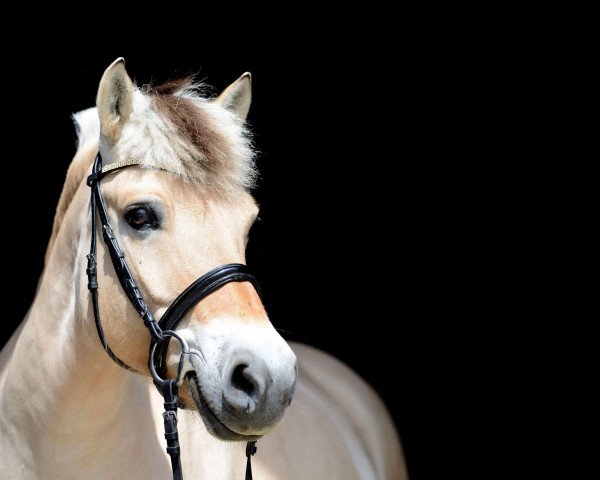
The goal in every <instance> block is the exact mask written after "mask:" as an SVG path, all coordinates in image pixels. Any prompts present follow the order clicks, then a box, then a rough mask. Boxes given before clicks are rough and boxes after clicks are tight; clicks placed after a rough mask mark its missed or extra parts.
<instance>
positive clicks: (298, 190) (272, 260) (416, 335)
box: [2, 43, 456, 480]
mask: <svg viewBox="0 0 600 480" xmlns="http://www.w3.org/2000/svg"><path fill="white" fill-rule="evenodd" d="M165 50H167V51H168V53H163V52H162V50H160V49H158V50H153V49H151V48H149V47H148V45H146V44H144V45H139V46H137V47H135V48H131V47H126V48H115V49H112V48H107V49H106V50H104V51H100V52H88V53H87V54H86V55H84V56H80V55H69V54H67V53H66V52H65V54H64V55H61V54H60V52H57V50H54V49H52V48H48V49H45V48H44V47H43V46H42V47H41V48H37V49H36V50H35V51H32V52H25V53H24V54H23V55H18V56H15V58H11V59H10V62H8V63H9V64H10V66H11V70H12V72H13V73H12V74H13V78H14V81H15V85H14V86H13V88H12V89H11V90H10V91H5V93H4V95H5V96H7V97H10V98H7V99H6V100H5V103H6V104H7V105H10V107H9V108H8V109H7V112H5V113H7V114H9V115H10V120H11V122H10V124H11V125H12V126H11V127H10V128H9V130H8V132H7V131H6V130H5V134H8V135H9V137H7V138H6V139H5V141H8V140H10V143H11V144H12V145H13V146H14V147H15V149H16V152H17V153H15V154H14V155H12V156H10V158H5V159H4V168H3V178H4V179H5V181H6V182H9V183H11V184H13V187H14V189H16V190H17V192H18V193H17V196H16V198H15V195H14V192H7V191H3V193H2V195H3V198H2V204H3V205H4V206H5V207H4V211H3V215H4V226H5V228H4V234H5V235H7V236H8V238H10V241H11V243H12V245H13V249H14V250H11V252H12V253H11V254H13V253H14V255H16V256H18V258H19V259H20V260H21V262H22V268H18V269H13V270H11V277H12V282H11V284H12V285H14V288H13V289H11V290H10V292H9V294H10V298H11V300H12V301H11V302H10V303H9V306H8V308H7V310H6V311H5V318H4V320H3V329H2V330H3V334H6V335H8V334H9V333H10V332H11V331H12V330H14V328H16V326H17V325H18V324H19V322H20V321H21V319H22V318H23V316H24V315H25V313H26V311H27V308H28V307H29V305H30V303H31V301H32V299H33V294H34V290H35V286H36V283H37V279H38V277H39V274H40V272H41V269H42V263H43V253H44V250H45V246H46V243H47V240H48V237H49V234H50V231H51V225H52V218H53V215H54V209H55V206H56V203H57V201H58V197H59V194H60V191H61V188H62V183H63V181H64V177H65V173H66V169H67V167H68V165H69V162H70V160H71V158H72V156H73V153H74V151H75V133H74V130H73V128H72V124H71V120H70V118H69V116H70V114H71V113H73V112H76V111H79V110H81V109H83V108H87V107H89V106H92V105H93V104H94V101H95V95H96V90H97V85H98V81H99V79H100V77H101V75H102V72H103V71H104V69H105V68H106V67H107V66H108V65H109V64H110V62H112V60H114V58H116V57H117V56H125V58H126V61H127V69H128V71H129V73H130V75H131V76H132V78H134V79H135V81H136V82H137V83H138V85H139V84H144V83H147V82H149V81H162V80H166V79H168V78H169V77H173V76H179V75H185V74H189V73H197V72H199V75H198V78H199V79H206V81H207V83H209V84H210V85H213V86H214V87H215V93H218V92H219V91H221V90H222V89H223V88H224V87H226V86H227V85H228V84H229V83H230V82H232V81H233V80H235V79H236V78H237V77H238V76H239V75H240V74H241V73H243V72H244V71H250V72H252V74H253V103H252V108H251V111H250V116H249V122H250V124H251V126H252V129H253V131H254V133H255V143H256V146H257V148H258V150H259V151H260V156H259V158H258V165H259V169H260V172H261V179H260V183H259V187H258V188H257V190H256V191H255V192H254V193H255V197H256V198H257V200H258V202H259V204H260V205H261V213H260V217H261V219H262V220H261V221H260V222H259V224H258V225H257V227H256V228H255V231H254V232H253V237H252V239H251V242H250V245H249V252H248V263H249V265H250V266H251V268H252V269H253V270H254V271H255V272H256V274H257V276H258V278H259V280H260V282H261V285H262V289H263V292H264V301H265V304H266V307H267V311H268V312H269V315H270V318H271V319H272V321H273V323H274V324H275V326H276V327H277V328H278V329H280V330H281V332H282V334H283V335H284V337H285V338H286V339H289V340H297V341H302V342H306V343H309V344H312V345H315V346H317V347H320V348H322V349H324V350H326V351H328V352H330V353H332V354H333V355H335V356H337V357H338V358H340V359H341V360H343V361H344V362H346V363H347V364H349V365H350V366H351V367H352V368H354V369H355V370H356V371H357V372H358V373H359V374H361V375H362V376H363V377H364V378H365V379H366V380H367V381H369V382H370V383H371V384H372V385H373V386H374V387H375V389H376V390H377V391H378V392H379V393H380V395H381V396H382V398H383V400H384V401H385V403H386V404H387V406H388V408H389V409H390V411H391V413H392V415H393V418H394V421H395V422H396V425H397V427H398V431H399V433H400V436H401V439H402V441H403V443H404V448H405V453H406V457H407V462H408V468H409V472H410V474H411V477H412V479H413V480H418V479H420V478H427V477H428V476H429V475H428V474H429V473H430V472H431V470H433V469H435V468H439V462H440V461H441V457H442V456H441V453H440V451H441V450H442V446H441V445H442V443H443V442H445V439H446V434H445V433H444V429H443V428H442V427H441V426H440V424H439V423H438V419H440V418H441V417H444V416H446V415H447V412H444V409H445V408H447V405H448V398H450V397H452V396H453V395H454V393H453V391H454V389H455V388H456V385H452V386H450V384H452V381H451V380H448V379H449V378H451V377H452V375H453V374H454V373H456V372H455V371H454V370H453V369H455V368H456V364H455V363H454V364H453V366H452V367H450V366H447V364H446V363H445V361H444V359H443V358H440V357H439V356H438V355H436V354H437V350H438V346H440V345H443V344H444V343H445V341H446V338H445V336H446V334H447V333H448V332H449V331H450V330H452V327H449V326H448V324H451V323H452V319H451V318H445V317H446V314H444V313H442V312H446V311H451V310H452V308H451V307H452V305H450V303H451V302H452V300H450V298H449V296H448V295H447V294H445V285H446V284H447V282H451V281H452V278H451V275H450V273H448V272H449V267H448V266H447V265H445V264H444V263H443V262H442V261H441V259H442V258H444V259H445V260H444V261H445V262H448V261H450V262H452V261H454V260H455V259H453V257H452V252H450V251H449V249H450V245H451V242H452V238H451V235H452V232H450V233H448V231H445V229H444V226H445V225H446V224H447V222H448V217H451V216H452V212H450V211H448V210H446V209H447V208H450V207H449V206H448V205H446V204H445V203H444V202H439V203H438V201H439V200H440V199H439V196H438V194H437V193H436V189H435V185H437V184H438V182H439V181H440V179H441V178H442V177H443V176H444V167H442V168H441V169H440V168H435V169H434V168H433V165H432V159H431V158H430V157H428V155H427V151H428V150H430V149H431V146H432V144H433V145H435V142H436V139H435V138H426V135H424V134H423V133H422V132H421V129H420V125H421V124H422V123H423V122H424V119H425V118H426V117H427V115H428V113H429V109H430V108H431V105H429V104H427V103H424V104H423V108H424V111H420V114H419V116H413V117H411V118H408V120H407V118H406V115H407V111H408V110H410V115H413V114H414V113H415V108H414V106H415V104H417V103H419V102H420V96H421V95H422V94H423V91H422V90H415V89H412V88H407V87H406V84H405V83H404V81H403V79H402V76H399V75H398V74H397V73H395V72H396V71H397V69H398V68H401V67H402V65H403V64H404V61H405V59H402V58H400V57H398V58H397V62H395V63H394V62H391V61H388V62H381V61H380V60H379V59H375V58H374V57H372V55H371V54H370V53H369V52H366V53H364V54H360V53H358V51H355V52H354V53H353V54H352V55H351V56H344V55H342V54H341V53H340V50H339V49H338V46H337V45H336V44H335V43H332V44H329V45H326V46H323V47H321V48H309V47H302V48H298V49H295V50H293V51H290V50H288V51H287V54H286V55H285V56H282V55H281V54H279V53H276V52H275V51H273V52H271V51H270V50H269V49H268V48H266V49H263V50H262V54H260V55H256V54H254V53H253V52H252V51H251V49H244V50H247V51H245V52H242V53H240V52H241V49H234V51H219V52H215V51H214V49H208V51H207V52H206V54H205V53H203V49H202V48H197V49H196V48H191V47H190V48H188V49H182V48H181V46H179V47H178V48H176V49H175V48H173V49H170V48H165ZM415 75H417V76H418V73H413V77H414V76H415ZM414 83H415V80H414V78H413V86H414ZM417 83H418V80H417ZM17 85H18V88H17ZM10 87H11V86H10V85H9V88H10ZM5 90H6V89H5ZM409 104H410V105H409ZM417 110H418V109H417ZM420 115H422V116H420ZM32 192H34V193H33V194H34V195H35V198H36V200H35V201H34V202H31V201H30V200H27V201H25V197H29V196H30V195H32ZM433 197H435V201H436V203H437V207H436V209H434V210H430V209H429V206H430V204H431V202H432V198H433ZM453 205H455V204H453ZM7 206H11V207H7ZM432 225H435V226H434V227H432ZM7 227H9V228H8V229H7ZM448 235H450V237H448ZM448 259H450V260H448ZM440 262H442V263H440ZM442 378H444V379H445V380H443V381H442Z"/></svg>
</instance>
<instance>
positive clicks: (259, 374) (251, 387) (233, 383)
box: [223, 362, 266, 413]
mask: <svg viewBox="0 0 600 480" xmlns="http://www.w3.org/2000/svg"><path fill="white" fill-rule="evenodd" d="M236 363H237V362H234V363H233V365H232V367H233V368H232V369H231V370H229V371H230V373H229V375H226V376H225V378H224V380H225V382H224V385H223V395H224V397H225V400H226V401H227V403H228V405H229V408H231V409H232V410H236V411H241V412H245V413H252V412H254V410H255V409H256V408H257V407H258V404H260V401H261V399H262V396H263V394H264V392H265V387H266V385H265V380H266V372H265V371H263V369H262V368H260V365H259V364H256V365H254V364H253V365H249V364H248V363H237V365H236ZM234 365H235V366H234Z"/></svg>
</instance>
